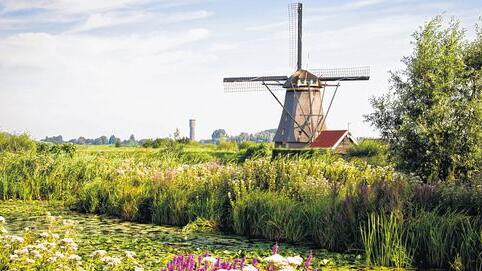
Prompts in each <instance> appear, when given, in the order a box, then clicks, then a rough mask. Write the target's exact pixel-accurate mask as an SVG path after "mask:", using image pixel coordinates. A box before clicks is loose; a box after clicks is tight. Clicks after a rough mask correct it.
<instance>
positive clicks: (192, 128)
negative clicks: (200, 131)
mask: <svg viewBox="0 0 482 271" xmlns="http://www.w3.org/2000/svg"><path fill="white" fill-rule="evenodd" d="M189 139H190V140H191V141H196V120H195V119H190V120H189Z"/></svg>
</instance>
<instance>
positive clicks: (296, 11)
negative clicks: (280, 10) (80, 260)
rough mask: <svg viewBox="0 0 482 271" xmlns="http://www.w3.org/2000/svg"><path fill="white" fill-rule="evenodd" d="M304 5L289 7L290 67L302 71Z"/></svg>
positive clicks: (295, 4) (291, 5) (293, 4)
mask: <svg viewBox="0 0 482 271" xmlns="http://www.w3.org/2000/svg"><path fill="white" fill-rule="evenodd" d="M302 12H303V4H301V3H292V4H290V5H289V7H288V17H289V43H290V44H289V45H290V47H289V50H290V51H289V52H290V53H289V57H290V67H291V68H295V69H296V70H301V53H302V50H301V49H302V18H303V16H302Z"/></svg>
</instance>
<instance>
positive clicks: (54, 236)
mask: <svg viewBox="0 0 482 271" xmlns="http://www.w3.org/2000/svg"><path fill="white" fill-rule="evenodd" d="M52 237H53V238H54V239H59V238H60V236H59V235H58V234H56V233H54V234H52Z"/></svg>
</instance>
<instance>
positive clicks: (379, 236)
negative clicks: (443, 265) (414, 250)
mask: <svg viewBox="0 0 482 271" xmlns="http://www.w3.org/2000/svg"><path fill="white" fill-rule="evenodd" d="M360 231H361V237H362V240H363V247H364V249H365V255H366V261H367V263H368V264H372V265H378V266H395V267H398V268H401V267H409V266H410V265H411V251H410V249H409V248H408V246H407V241H406V239H405V238H404V235H403V219H402V218H401V215H400V214H396V213H390V214H389V215H386V214H376V213H371V214H370V215H369V216H368V220H367V223H366V224H365V225H362V226H361V227H360Z"/></svg>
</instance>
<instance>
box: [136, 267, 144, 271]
mask: <svg viewBox="0 0 482 271" xmlns="http://www.w3.org/2000/svg"><path fill="white" fill-rule="evenodd" d="M134 271H144V268H142V267H141V266H136V267H134Z"/></svg>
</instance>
